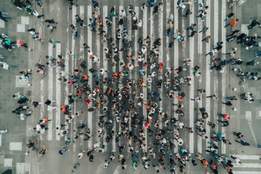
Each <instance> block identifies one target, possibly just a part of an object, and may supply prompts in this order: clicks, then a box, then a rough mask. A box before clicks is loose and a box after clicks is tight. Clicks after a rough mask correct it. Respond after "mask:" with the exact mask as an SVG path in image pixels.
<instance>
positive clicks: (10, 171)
mask: <svg viewBox="0 0 261 174" xmlns="http://www.w3.org/2000/svg"><path fill="white" fill-rule="evenodd" d="M12 173H13V172H12V169H7V170H6V171H4V172H3V173H2V174H12Z"/></svg>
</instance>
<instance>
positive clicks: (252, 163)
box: [233, 155, 261, 174]
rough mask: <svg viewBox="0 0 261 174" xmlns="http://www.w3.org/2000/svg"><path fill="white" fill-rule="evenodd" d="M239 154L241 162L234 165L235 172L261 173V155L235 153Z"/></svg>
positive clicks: (239, 173) (237, 173) (240, 173)
mask: <svg viewBox="0 0 261 174" xmlns="http://www.w3.org/2000/svg"><path fill="white" fill-rule="evenodd" d="M234 156H237V157H238V158H239V159H240V160H241V163H236V164H233V165H234V173H235V174H247V173H249V174H259V173H260V171H261V163H260V158H261V156H260V155H234Z"/></svg>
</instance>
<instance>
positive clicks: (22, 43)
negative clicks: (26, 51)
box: [16, 39, 24, 47]
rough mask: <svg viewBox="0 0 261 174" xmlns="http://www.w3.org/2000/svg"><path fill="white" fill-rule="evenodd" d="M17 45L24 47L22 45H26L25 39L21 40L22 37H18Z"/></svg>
mask: <svg viewBox="0 0 261 174" xmlns="http://www.w3.org/2000/svg"><path fill="white" fill-rule="evenodd" d="M16 45H17V46H18V47H22V46H23V45H24V41H23V40H21V39H18V40H17V41H16Z"/></svg>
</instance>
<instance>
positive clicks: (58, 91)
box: [55, 43, 62, 141]
mask: <svg viewBox="0 0 261 174" xmlns="http://www.w3.org/2000/svg"><path fill="white" fill-rule="evenodd" d="M58 55H61V43H57V44H56V57H57V58H58ZM60 73H61V69H60V67H58V66H57V67H56V91H55V93H56V116H55V127H60V125H61V110H60V106H61V103H62V102H61V96H62V94H61V90H62V84H61V81H60V80H58V78H60ZM55 130H56V140H57V141H59V140H60V135H59V129H55Z"/></svg>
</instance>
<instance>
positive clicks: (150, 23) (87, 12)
mask: <svg viewBox="0 0 261 174" xmlns="http://www.w3.org/2000/svg"><path fill="white" fill-rule="evenodd" d="M206 2H207V4H209V6H213V7H214V8H213V9H214V12H213V13H214V16H213V17H212V16H211V13H212V12H211V8H210V9H209V11H208V15H207V16H206V26H207V27H208V28H211V26H213V25H215V26H218V24H222V21H223V18H224V17H225V16H224V15H222V17H221V19H219V16H220V15H221V14H219V9H218V7H219V6H218V3H220V2H218V1H211V0H207V1H206ZM221 4H222V9H224V5H225V0H222V3H221ZM109 8H110V7H108V6H103V7H102V8H101V9H99V13H100V14H102V17H103V18H104V17H107V16H108V15H109V14H108V13H109V10H108V9H109ZM115 8H117V9H119V10H121V9H125V11H128V10H127V7H124V6H119V7H115ZM164 9H166V13H165V10H164ZM194 9H195V8H194V6H192V12H193V13H194V12H195V10H194ZM134 11H135V12H136V16H137V17H138V19H142V26H141V28H140V29H139V30H134V31H133V30H128V34H129V39H130V40H131V39H132V40H134V46H133V47H132V48H131V51H130V52H131V54H132V55H134V56H135V57H137V52H138V50H139V48H138V44H137V41H138V38H140V37H142V38H143V39H145V38H146V37H147V36H148V35H150V36H151V40H152V41H153V40H154V39H156V38H157V37H159V38H163V37H165V33H164V28H166V23H167V20H168V19H169V18H170V17H171V15H173V16H174V21H175V22H176V23H175V25H174V29H175V32H177V31H178V30H179V29H180V27H184V28H185V22H184V19H182V24H179V23H178V21H179V14H178V10H177V4H176V2H174V3H173V2H172V1H166V2H165V4H164V7H162V9H160V11H159V13H158V14H157V15H154V14H153V12H152V10H151V9H149V8H148V7H146V6H145V7H144V9H143V10H141V8H140V7H138V6H135V7H134ZM68 12H69V13H70V15H69V13H68V17H67V18H68V23H69V24H70V23H75V15H76V14H79V15H80V17H81V18H86V19H87V26H88V25H89V24H90V20H89V18H91V17H92V15H93V12H94V9H93V8H92V7H91V6H90V5H87V6H86V5H79V6H77V7H76V6H73V7H72V10H71V11H69V10H68ZM155 18H158V19H157V20H158V23H156V22H155ZM116 20H117V19H116V18H113V24H112V31H111V33H112V36H113V38H114V39H116V30H117V26H116ZM195 22H197V23H198V25H199V27H202V23H201V21H200V19H196V17H195V16H194V15H191V16H190V19H189V25H190V24H193V23H195ZM103 23H104V27H105V28H104V30H105V31H106V32H108V28H107V27H106V24H105V20H103ZM128 25H129V26H131V25H132V21H131V20H130V19H128ZM156 27H157V28H156ZM220 29H221V30H222V32H221V33H222V38H223V39H224V37H225V30H224V29H223V27H222V26H221V27H214V31H213V33H212V31H210V29H209V30H208V31H207V33H206V34H204V35H209V34H212V35H213V42H212V43H216V42H217V41H219V35H218V32H219V30H220ZM157 31H158V32H157ZM80 33H81V34H80V38H79V39H75V38H74V36H73V35H72V34H71V33H70V31H69V29H68V35H67V36H66V37H67V44H66V45H63V44H62V43H56V44H55V45H54V44H52V43H49V44H48V56H49V57H57V56H58V55H63V56H65V70H64V72H62V70H61V69H60V68H58V67H52V66H51V65H50V66H49V72H48V76H47V77H46V78H45V79H42V80H40V88H41V90H40V95H39V97H40V100H41V103H44V101H45V100H46V99H47V98H48V99H50V100H52V101H55V106H53V107H51V108H45V106H44V105H41V107H42V108H41V118H43V117H44V116H45V115H48V118H49V119H50V120H52V121H50V122H48V131H47V140H48V141H53V140H56V141H61V140H62V139H61V137H60V136H59V131H58V130H57V129H56V127H59V126H60V124H61V123H62V122H63V120H64V118H63V117H64V116H63V114H62V113H61V111H60V107H61V105H62V104H63V103H65V104H68V99H67V96H68V95H69V94H70V93H72V89H70V88H69V87H68V85H64V84H62V82H61V81H59V80H57V79H58V78H59V77H60V76H61V74H65V76H66V77H68V76H69V74H70V73H71V72H72V71H73V69H74V68H77V59H78V58H79V57H81V56H82V57H81V58H82V59H87V62H88V69H90V68H93V67H94V64H93V62H92V60H91V59H90V58H89V56H90V55H94V56H95V57H97V58H98V59H100V61H101V62H99V63H97V64H96V65H97V66H98V68H100V69H101V68H103V69H105V70H107V69H109V68H111V67H109V64H108V60H106V58H105V48H106V47H108V46H109V45H110V44H111V43H106V42H104V41H103V39H102V36H98V34H95V33H93V32H92V31H91V30H90V29H89V28H88V29H87V32H85V29H81V32H80ZM202 37H203V33H198V38H197V39H195V38H190V39H189V40H188V43H186V44H185V46H187V49H188V50H189V54H188V56H189V58H191V60H192V62H191V64H190V67H191V68H193V67H194V66H195V63H194V61H195V59H197V58H198V57H197V56H198V55H201V56H202V54H203V53H204V52H206V51H209V50H210V48H211V45H212V43H207V44H206V45H205V47H204V46H203V44H202V42H201V39H202ZM85 41H87V45H88V46H89V50H91V51H90V52H89V53H88V56H87V55H84V49H83V46H82V45H83V43H84V42H85ZM162 42H163V39H162ZM169 42H170V40H169V38H168V37H167V38H166V45H168V43H169ZM152 43H153V42H151V45H150V46H151V47H152ZM164 45H165V44H161V46H160V49H159V54H160V56H159V58H160V59H159V60H158V62H160V63H161V62H164V65H167V66H171V67H174V68H177V67H178V66H179V59H180V58H181V57H183V56H185V55H183V53H182V52H180V51H179V49H181V48H182V46H181V45H180V44H179V43H178V41H176V40H175V41H174V45H173V47H172V48H167V49H166V48H164V47H163V46H164ZM121 46H122V45H120V47H121ZM224 49H225V48H224ZM195 50H197V51H198V52H197V53H198V55H196V52H195ZM223 52H225V50H223ZM77 57H78V58H77ZM120 57H121V58H120V59H122V57H123V55H122V54H120ZM96 65H95V66H96ZM134 66H135V67H136V66H137V60H135V62H134ZM112 68H114V67H112ZM201 68H205V69H206V71H205V72H206V73H205V74H202V76H203V77H202V79H205V82H203V81H202V87H203V88H205V89H206V96H209V95H211V94H213V93H214V91H213V90H215V91H216V92H218V89H217V86H216V87H214V88H213V87H212V86H211V83H210V81H211V80H213V78H216V77H215V76H213V75H214V73H213V72H210V71H209V69H210V59H208V58H206V64H205V65H204V67H201ZM120 70H121V69H120ZM105 74H107V73H105ZM189 76H190V77H191V79H192V80H191V82H192V83H191V86H190V87H189V91H188V96H189V97H190V98H193V97H194V96H195V95H196V94H195V83H194V82H195V80H196V79H194V77H193V74H192V71H190V72H189ZM130 77H132V78H134V77H137V72H134V73H130ZM89 78H90V80H89V85H90V86H91V87H92V88H93V87H94V85H93V83H92V82H93V81H94V79H92V76H90V77H89ZM222 79H225V75H222ZM144 80H145V81H146V79H144ZM146 85H147V84H146ZM222 85H225V81H222ZM103 87H104V88H103V90H105V86H104V85H103ZM142 93H143V95H144V101H145V102H146V101H147V99H148V96H147V88H146V87H145V88H143V91H142ZM160 93H161V94H163V89H161V91H160ZM224 94H225V88H222V96H223V95H224ZM163 102H164V99H162V101H160V102H159V106H160V108H163V109H164V108H165V107H166V106H165V105H164V104H163ZM174 102H176V99H174ZM188 104H189V107H188V108H189V111H188V112H187V113H188V123H185V124H188V126H189V127H192V128H193V129H194V122H195V120H196V117H197V116H195V112H194V108H195V103H194V101H188ZM170 106H171V104H170ZM199 106H202V107H205V108H206V111H207V112H208V113H210V112H211V110H212V109H213V108H212V107H211V101H210V100H208V99H206V100H205V102H203V101H200V103H199ZM75 107H77V105H76V104H75V105H74V107H73V110H74V112H73V113H74V114H75V112H76V110H77V108H75ZM216 107H217V106H216ZM54 108H55V109H54ZM214 108H215V107H214ZM216 111H217V109H215V112H216ZM222 111H223V112H224V111H225V107H222ZM98 112H99V111H97V112H96V113H94V112H87V115H84V117H85V118H87V124H88V128H90V131H91V133H90V134H91V137H90V140H88V143H87V147H88V148H89V149H91V148H93V146H94V144H96V143H97V141H98V143H100V144H104V145H105V148H108V147H109V146H108V145H107V143H106V141H105V138H104V139H103V140H102V142H99V141H101V140H100V139H99V138H97V133H96V132H97V123H96V121H97V120H96V118H95V116H96V115H98V114H99V113H98ZM167 112H168V113H169V114H175V113H172V112H173V110H172V109H170V111H167ZM147 114H148V113H147V109H146V108H145V106H143V115H144V118H145V119H146V118H147ZM159 119H160V127H162V126H163V122H162V120H161V118H159ZM215 119H216V118H215ZM207 121H210V118H207ZM113 122H114V123H113V125H114V126H113V130H114V132H115V133H114V135H113V142H112V151H114V152H116V151H117V146H118V143H117V142H116V134H117V132H118V131H120V130H119V129H120V127H121V126H119V125H117V124H118V123H116V120H115V119H114V120H113ZM74 123H75V124H74V128H75V127H76V122H74ZM144 131H145V138H146V142H147V144H146V147H145V148H146V149H147V145H148V144H149V143H151V142H150V140H148V139H149V138H148V135H147V129H145V130H144ZM206 131H207V136H209V137H210V132H211V131H210V128H209V127H208V126H206ZM222 131H223V132H225V130H223V129H222ZM105 135H106V132H105ZM104 137H106V136H104ZM196 137H197V138H195V133H193V134H189V136H188V139H187V140H185V143H187V144H189V146H188V148H189V151H190V152H191V153H196V152H200V153H202V152H204V149H203V148H204V143H205V144H206V145H207V141H205V140H204V139H203V138H202V137H200V136H196ZM195 139H197V141H196V140H195ZM195 142H197V144H195ZM195 149H196V150H195ZM175 150H177V149H175ZM222 153H226V149H225V146H222Z"/></svg>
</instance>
